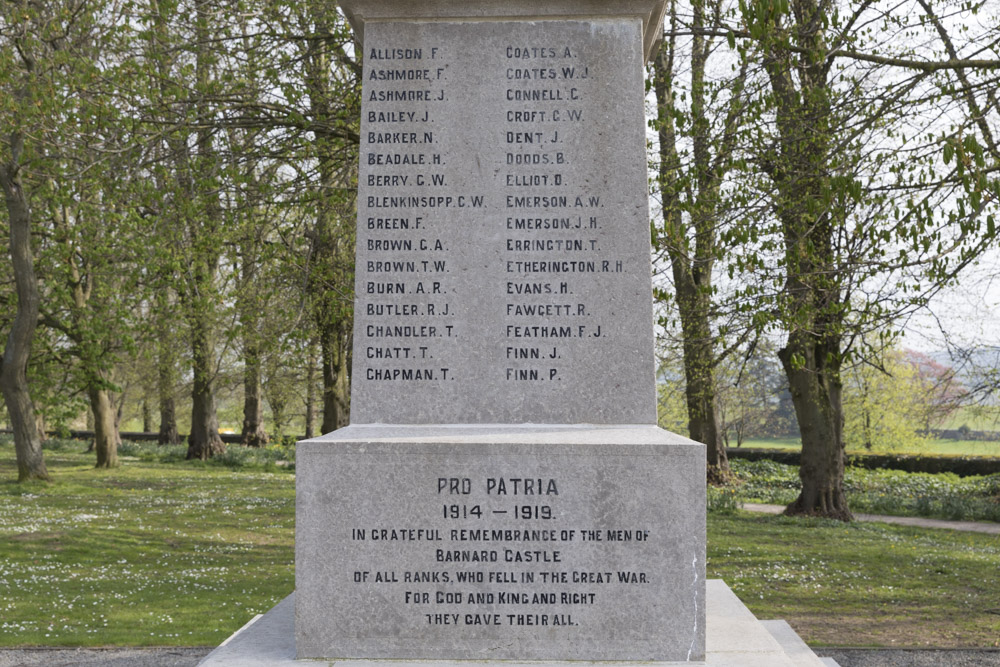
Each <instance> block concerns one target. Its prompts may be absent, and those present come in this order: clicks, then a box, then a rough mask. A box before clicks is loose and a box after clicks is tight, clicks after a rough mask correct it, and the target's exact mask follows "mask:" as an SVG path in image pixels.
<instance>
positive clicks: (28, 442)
mask: <svg viewBox="0 0 1000 667" xmlns="http://www.w3.org/2000/svg"><path fill="white" fill-rule="evenodd" d="M10 145H11V157H12V159H11V161H10V163H8V164H0V187H3V194H4V199H5V200H6V204H7V213H8V215H9V223H10V256H11V261H12V264H13V267H14V284H15V288H16V290H17V314H16V315H15V316H14V321H13V323H12V324H11V328H10V333H9V334H8V335H7V344H6V346H5V347H4V353H3V363H2V365H0V389H2V391H3V398H4V402H5V403H6V404H7V414H8V415H9V416H10V423H11V427H12V428H13V430H14V453H15V456H16V458H17V480H18V481H19V482H23V481H27V480H31V479H44V480H47V479H49V473H48V470H47V469H46V468H45V460H44V458H43V457H42V438H41V435H40V434H39V431H38V427H37V426H36V422H35V409H34V406H33V405H32V403H31V395H30V394H29V393H28V360H29V358H30V356H31V339H32V338H33V336H34V335H35V326H36V325H37V323H38V306H39V296H38V282H37V280H36V278H35V261H34V256H33V255H32V253H31V211H30V209H29V208H28V201H27V198H26V197H25V194H24V189H23V187H22V184H21V176H20V173H19V167H18V164H17V162H18V160H19V158H20V154H21V150H22V148H23V140H22V137H21V135H20V134H19V133H17V132H15V133H13V134H12V135H11V139H10Z"/></svg>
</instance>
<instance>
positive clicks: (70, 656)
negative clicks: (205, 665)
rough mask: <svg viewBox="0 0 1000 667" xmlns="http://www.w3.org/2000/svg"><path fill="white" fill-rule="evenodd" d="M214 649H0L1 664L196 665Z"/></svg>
mask: <svg viewBox="0 0 1000 667" xmlns="http://www.w3.org/2000/svg"><path fill="white" fill-rule="evenodd" d="M211 650H212V649H210V648H207V647H189V646H171V647H160V648H119V647H114V648H103V647H101V648H66V647H61V648H55V647H37V648H13V649H0V667H194V665H197V664H198V662H199V661H200V660H201V659H202V658H204V657H205V655H207V654H208V653H209V652H210V651H211Z"/></svg>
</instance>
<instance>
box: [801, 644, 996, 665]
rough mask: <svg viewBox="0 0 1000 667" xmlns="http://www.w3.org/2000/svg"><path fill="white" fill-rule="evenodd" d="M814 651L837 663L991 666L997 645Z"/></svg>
mask: <svg viewBox="0 0 1000 667" xmlns="http://www.w3.org/2000/svg"><path fill="white" fill-rule="evenodd" d="M816 655H819V656H821V657H828V658H833V659H834V660H836V661H837V664H839V665H840V667H993V666H995V665H1000V650H998V649H938V650H933V649H932V650H928V649H894V648H887V649H870V648H822V649H816Z"/></svg>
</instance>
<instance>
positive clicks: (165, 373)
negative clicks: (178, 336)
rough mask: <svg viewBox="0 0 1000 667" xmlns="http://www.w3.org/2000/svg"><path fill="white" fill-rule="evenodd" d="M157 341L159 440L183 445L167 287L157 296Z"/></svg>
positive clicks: (160, 442)
mask: <svg viewBox="0 0 1000 667" xmlns="http://www.w3.org/2000/svg"><path fill="white" fill-rule="evenodd" d="M156 309H157V312H156V318H157V323H156V327H157V341H156V346H157V349H156V393H157V395H158V398H159V409H160V428H159V433H158V434H157V438H156V442H157V443H159V444H161V445H179V444H180V442H181V436H180V434H179V433H178V432H177V406H176V403H175V399H174V390H175V388H176V382H175V381H174V380H175V374H176V364H177V362H176V360H175V359H174V348H173V345H174V343H175V341H174V340H173V339H172V338H171V335H170V327H169V326H168V317H169V316H168V313H171V312H172V309H171V308H170V302H169V297H168V296H167V293H166V290H165V289H161V290H160V291H159V292H158V293H157V297H156Z"/></svg>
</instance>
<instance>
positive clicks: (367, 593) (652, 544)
mask: <svg viewBox="0 0 1000 667" xmlns="http://www.w3.org/2000/svg"><path fill="white" fill-rule="evenodd" d="M296 459H297V462H296V468H297V474H298V480H297V483H298V486H297V508H298V509H297V516H296V590H297V599H296V646H297V650H298V655H299V657H326V658H333V657H337V658H411V659H450V660H483V659H496V660H500V659H503V660H512V659H521V660H633V661H690V660H702V659H703V658H704V641H705V626H704V609H705V605H704V586H705V582H704V562H705V542H704V524H705V514H704V512H705V507H704V501H703V487H704V475H705V473H704V469H705V453H704V447H703V446H702V445H700V444H698V443H695V442H692V441H690V440H686V439H684V438H681V437H679V436H676V435H673V434H670V433H667V432H666V431H663V430H661V429H658V428H656V427H653V426H634V427H610V426H609V427H592V426H549V427H546V426H478V427H476V426H455V427H447V426H443V427H441V426H439V427H434V426H407V427H400V426H396V427H390V426H350V427H348V428H345V429H341V430H339V431H336V432H334V433H332V434H330V435H328V436H324V437H322V438H317V439H315V440H310V441H305V442H302V443H300V444H299V447H298V451H297V456H296Z"/></svg>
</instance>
